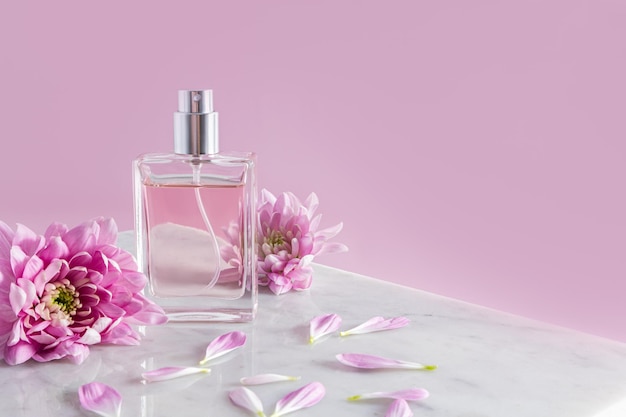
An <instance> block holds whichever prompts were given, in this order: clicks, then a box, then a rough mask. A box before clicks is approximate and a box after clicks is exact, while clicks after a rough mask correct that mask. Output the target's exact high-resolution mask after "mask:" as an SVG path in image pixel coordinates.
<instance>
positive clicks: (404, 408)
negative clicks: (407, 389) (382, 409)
mask: <svg viewBox="0 0 626 417" xmlns="http://www.w3.org/2000/svg"><path fill="white" fill-rule="evenodd" d="M385 417H413V412H412V411H411V408H410V407H409V404H408V403H407V402H406V401H405V400H403V399H399V400H395V401H394V402H392V403H391V405H390V406H389V408H388V409H387V413H385Z"/></svg>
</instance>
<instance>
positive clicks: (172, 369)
mask: <svg viewBox="0 0 626 417" xmlns="http://www.w3.org/2000/svg"><path fill="white" fill-rule="evenodd" d="M209 372H211V370H210V369H209V368H196V367H182V366H167V367H165V368H159V369H155V370H153V371H148V372H144V373H142V374H141V377H142V378H143V379H145V380H146V381H148V382H157V381H167V380H169V379H174V378H180V377H182V376H187V375H195V374H208V373H209Z"/></svg>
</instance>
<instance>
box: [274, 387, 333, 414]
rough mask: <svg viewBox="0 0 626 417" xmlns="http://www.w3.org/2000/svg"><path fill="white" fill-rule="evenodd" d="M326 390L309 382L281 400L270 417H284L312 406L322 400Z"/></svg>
mask: <svg viewBox="0 0 626 417" xmlns="http://www.w3.org/2000/svg"><path fill="white" fill-rule="evenodd" d="M325 394H326V389H325V388H324V386H323V385H322V384H320V383H319V382H311V383H310V384H307V385H305V386H303V387H302V388H300V389H298V390H296V391H293V392H290V393H289V394H287V395H285V396H284V397H283V398H281V399H280V400H279V401H278V402H277V403H276V407H275V408H274V412H273V413H272V415H271V416H270V417H279V416H284V415H285V414H288V413H291V412H293V411H297V410H300V409H302V408H307V407H311V406H314V405H315V404H317V403H318V402H320V401H321V400H322V398H324V395H325Z"/></svg>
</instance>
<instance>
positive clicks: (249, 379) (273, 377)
mask: <svg viewBox="0 0 626 417" xmlns="http://www.w3.org/2000/svg"><path fill="white" fill-rule="evenodd" d="M299 379H300V377H299V376H289V375H279V374H259V375H254V376H246V377H243V378H241V379H240V380H239V382H240V383H241V384H242V385H261V384H271V383H272V382H282V381H297V380H299Z"/></svg>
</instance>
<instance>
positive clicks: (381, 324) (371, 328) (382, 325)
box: [339, 316, 409, 336]
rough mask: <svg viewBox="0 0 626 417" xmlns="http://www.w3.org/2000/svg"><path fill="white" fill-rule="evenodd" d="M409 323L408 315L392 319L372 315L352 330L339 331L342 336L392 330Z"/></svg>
mask: <svg viewBox="0 0 626 417" xmlns="http://www.w3.org/2000/svg"><path fill="white" fill-rule="evenodd" d="M407 324H409V319H407V318H406V317H392V318H390V319H385V318H384V317H380V316H378V317H372V318H371V319H369V320H368V321H366V322H365V323H363V324H360V325H358V326H356V327H353V328H352V329H350V330H346V331H343V332H341V333H339V335H340V336H349V335H352V334H364V333H372V332H379V331H382V330H392V329H398V328H400V327H404V326H406V325H407Z"/></svg>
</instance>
